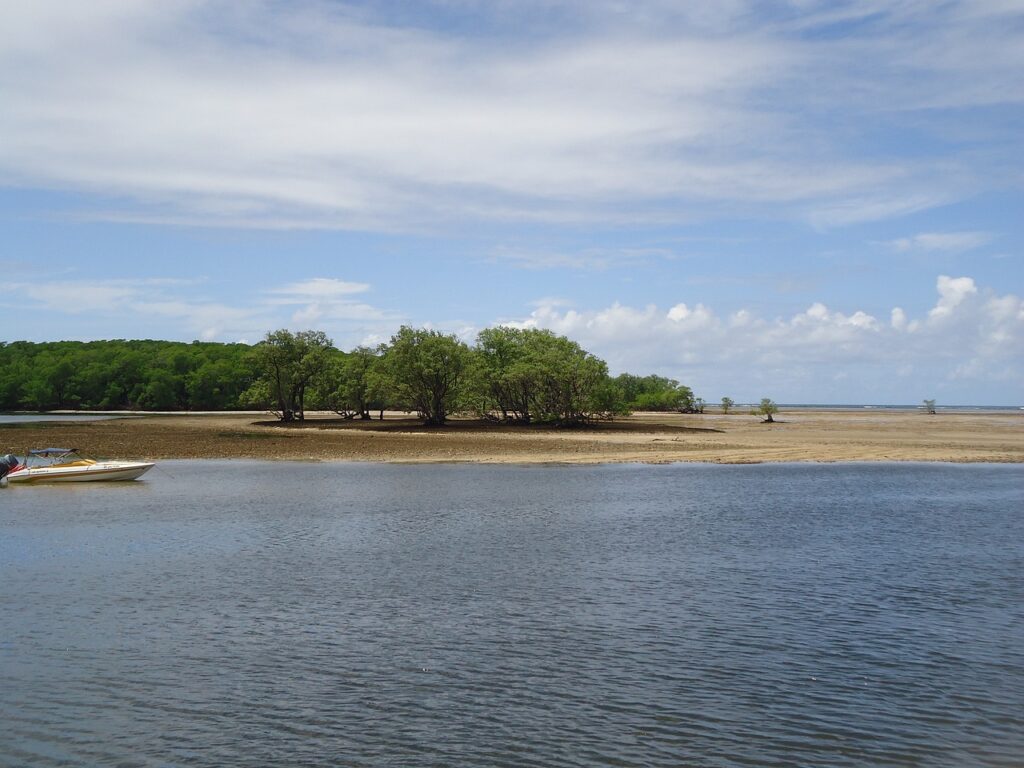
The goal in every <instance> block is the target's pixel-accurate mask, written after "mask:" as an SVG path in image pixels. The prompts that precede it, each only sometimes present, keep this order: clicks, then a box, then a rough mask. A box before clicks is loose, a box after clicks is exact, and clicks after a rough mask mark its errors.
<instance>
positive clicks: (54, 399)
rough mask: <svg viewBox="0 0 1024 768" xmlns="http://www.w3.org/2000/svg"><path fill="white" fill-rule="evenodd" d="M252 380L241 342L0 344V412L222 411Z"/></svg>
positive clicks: (248, 351)
mask: <svg viewBox="0 0 1024 768" xmlns="http://www.w3.org/2000/svg"><path fill="white" fill-rule="evenodd" d="M257 375H258V372H257V370H256V369H255V367H254V366H253V364H252V347H250V346H249V345H247V344H218V343H203V342H193V343H191V344H184V343H179V342H171V341H90V342H80V341H56V342H46V343H41V344H37V343H32V342H27V341H16V342H12V343H9V344H4V343H0V410H53V409H60V408H80V409H86V410H87V409H98V410H118V409H128V408H132V409H134V408H140V409H144V410H184V409H194V410H226V409H231V408H238V407H240V402H239V398H240V396H241V394H242V393H243V392H245V391H246V390H248V389H249V388H250V386H252V383H253V382H254V381H255V380H256V378H257Z"/></svg>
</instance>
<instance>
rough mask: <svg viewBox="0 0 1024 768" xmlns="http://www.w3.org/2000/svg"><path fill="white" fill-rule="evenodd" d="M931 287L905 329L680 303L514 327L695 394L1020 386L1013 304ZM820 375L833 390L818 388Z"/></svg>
mask: <svg viewBox="0 0 1024 768" xmlns="http://www.w3.org/2000/svg"><path fill="white" fill-rule="evenodd" d="M936 287H937V292H938V298H937V301H936V304H935V306H934V307H933V308H932V309H931V310H930V311H929V312H927V313H926V314H925V315H924V316H923V317H921V318H917V319H914V320H912V321H908V318H907V314H906V312H905V311H904V310H903V309H901V308H899V307H896V308H894V309H893V310H892V312H891V319H890V322H888V323H885V322H882V321H880V320H878V319H877V318H875V317H874V316H872V315H870V314H868V313H866V312H864V311H861V310H853V311H850V312H840V311H836V310H833V309H830V308H829V307H827V306H826V305H824V304H823V303H820V302H816V303H814V304H812V305H811V306H810V307H808V308H807V309H806V310H804V311H803V312H799V313H796V314H794V315H793V316H791V317H788V318H775V319H768V318H760V317H757V316H756V315H755V314H754V313H753V312H752V311H750V310H740V311H738V312H735V313H733V314H732V315H731V316H729V317H727V318H724V319H723V318H721V317H720V316H719V315H718V314H716V313H715V312H714V311H713V310H712V309H711V308H709V307H706V306H704V305H702V304H698V305H696V306H694V307H690V306H689V305H687V304H685V303H680V304H676V305H675V306H673V307H670V308H669V309H667V310H661V309H659V308H658V307H656V306H653V305H648V306H645V307H643V308H634V307H628V306H624V305H621V304H613V305H612V306H610V307H608V308H606V309H596V310H586V311H581V310H578V309H560V308H558V307H555V306H540V307H538V308H537V309H535V310H534V311H533V312H532V313H531V314H530V315H529V316H528V317H527V318H524V319H522V320H520V322H519V325H520V326H522V327H540V328H549V329H551V330H553V331H555V332H556V333H560V334H564V335H566V336H569V337H570V338H572V339H575V340H577V341H579V342H580V343H581V344H582V345H583V346H584V347H585V348H587V349H589V350H590V351H592V352H594V353H595V354H597V355H599V356H601V357H604V358H605V359H606V360H607V361H608V362H609V365H610V366H611V368H612V369H613V370H615V371H624V370H626V371H630V372H634V373H646V372H659V373H662V374H666V375H670V376H673V377H675V378H678V379H680V380H682V381H685V382H687V383H690V384H692V385H695V386H696V387H697V388H698V390H700V391H702V392H704V393H705V394H707V395H714V394H715V393H716V392H718V393H722V394H732V395H733V396H736V395H738V396H740V397H742V398H745V399H755V398H757V397H761V396H763V394H759V392H761V390H762V389H763V388H765V387H774V388H776V389H777V390H781V392H782V393H784V396H785V397H788V398H790V399H793V400H799V399H800V398H801V397H802V396H806V397H812V396H816V397H818V398H824V399H825V401H826V402H827V401H838V402H841V401H844V400H848V401H857V400H860V401H865V400H870V399H871V394H870V393H875V394H876V396H877V397H879V398H881V399H886V398H889V401H890V402H892V401H896V402H916V399H917V398H919V397H924V396H925V395H923V394H921V393H920V392H918V391H916V390H915V391H909V389H908V388H910V387H913V386H916V387H918V388H921V387H939V388H941V387H943V386H945V385H946V384H948V383H949V382H952V381H954V380H958V381H961V382H964V381H966V382H968V383H969V384H970V385H971V386H974V387H977V386H979V385H982V384H984V383H985V382H987V381H988V380H989V379H990V378H991V379H998V380H1006V379H1007V378H1012V377H1014V376H1016V377H1018V378H1019V380H1024V301H1022V299H1021V298H1020V297H1019V296H1016V295H1013V294H1005V295H998V294H996V293H995V292H993V291H991V290H988V289H981V288H979V287H978V286H977V285H976V284H975V282H974V280H973V279H971V278H969V277H955V278H954V277H948V276H945V275H943V276H940V277H939V278H938V280H937V281H936ZM912 373H913V374H914V376H913V377H911V374H912ZM825 378H828V379H829V380H832V381H834V382H836V384H835V386H836V387H838V389H837V390H835V391H830V386H824V385H823V384H822V381H823V380H824V379H825ZM908 379H909V380H908ZM943 382H945V383H946V384H944V383H943ZM840 383H841V386H840ZM858 388H859V389H858ZM716 396H718V395H716ZM780 396H782V395H780ZM965 397H968V398H969V395H965Z"/></svg>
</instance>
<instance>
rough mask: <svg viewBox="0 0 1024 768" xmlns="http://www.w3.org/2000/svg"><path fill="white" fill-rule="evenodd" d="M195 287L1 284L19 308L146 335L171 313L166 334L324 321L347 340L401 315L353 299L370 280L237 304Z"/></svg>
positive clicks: (223, 334)
mask: <svg viewBox="0 0 1024 768" xmlns="http://www.w3.org/2000/svg"><path fill="white" fill-rule="evenodd" d="M194 285H195V283H194V282H192V281H182V280H171V279H161V278H153V279H135V280H128V279H122V280H103V281H98V280H89V279H85V280H61V281H53V280H34V281H31V282H6V283H3V282H0V294H2V295H7V296H9V297H10V299H11V304H12V306H13V308H15V309H16V310H18V311H29V312H39V311H44V312H50V313H54V314H55V315H58V316H67V315H74V316H76V317H77V318H82V317H83V316H88V319H89V320H90V321H92V320H100V319H102V320H103V321H104V322H103V323H102V325H103V327H109V326H110V323H111V321H113V322H114V323H116V325H117V327H118V328H120V329H121V330H118V331H116V332H115V335H118V336H121V337H137V336H139V335H140V334H145V333H147V332H150V331H149V330H147V329H149V328H150V327H152V326H153V325H154V324H153V319H154V318H169V319H171V320H173V321H175V331H173V332H171V333H170V334H168V333H167V331H166V330H163V331H160V333H161V335H162V336H165V337H166V336H169V337H171V338H200V339H203V340H221V339H224V338H233V339H238V338H262V337H263V335H264V334H265V333H266V331H267V330H268V329H270V328H280V327H286V326H287V327H293V328H294V327H298V328H308V327H318V328H324V329H326V330H328V332H329V334H333V335H335V336H336V337H337V340H338V342H339V343H341V344H342V345H344V344H346V343H348V342H350V341H352V342H354V341H355V340H357V339H360V338H362V337H364V336H366V335H368V334H372V333H385V332H389V331H390V329H392V328H393V327H394V326H395V325H397V323H398V321H399V320H400V319H401V318H400V316H399V315H397V314H396V313H393V312H389V311H386V310H383V309H380V308H378V307H375V306H373V305H371V304H368V303H365V302H360V301H353V300H351V299H350V298H348V297H350V296H352V295H355V294H360V293H364V292H366V291H369V290H370V285H369V284H367V283H357V282H348V281H344V280H338V279H334V278H312V279H309V280H302V281H297V282H294V283H291V284H288V285H285V286H282V287H281V288H278V289H273V290H270V291H265V292H263V293H260V294H255V295H249V296H246V295H244V294H236V297H235V300H234V301H233V302H231V303H229V302H225V301H219V300H209V299H203V298H197V297H196V296H194V295H192V294H193V293H194ZM80 322H81V320H80ZM67 325H68V326H69V327H73V324H72V323H68V324H67ZM160 327H164V328H165V326H160Z"/></svg>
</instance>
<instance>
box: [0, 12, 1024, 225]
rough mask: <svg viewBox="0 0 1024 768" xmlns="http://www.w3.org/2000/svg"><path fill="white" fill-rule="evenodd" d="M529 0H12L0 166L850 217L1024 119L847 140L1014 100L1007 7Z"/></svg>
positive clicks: (632, 211)
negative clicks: (511, 0)
mask: <svg viewBox="0 0 1024 768" xmlns="http://www.w3.org/2000/svg"><path fill="white" fill-rule="evenodd" d="M527 8H528V12H524V10H523V6H522V5H517V6H516V9H515V10H512V5H510V4H508V3H504V2H500V3H495V4H493V5H491V4H479V3H462V2H456V3H451V2H437V3H433V4H431V3H427V4H425V5H424V6H423V8H422V9H421V10H420V11H418V12H417V11H414V10H411V9H410V10H406V11H405V12H402V13H399V12H398V11H396V10H392V11H391V14H392V15H389V16H385V15H383V13H382V12H378V11H376V10H375V9H374V6H372V5H366V4H361V5H360V4H354V3H351V4H350V3H332V4H327V3H320V2H313V1H312V0H311V1H310V2H301V3H298V4H290V5H288V6H287V7H285V6H282V5H280V4H278V3H273V2H269V0H268V1H266V2H252V3H244V4H240V3H235V2H229V1H228V0H191V1H190V2H186V3H165V4H142V5H140V4H138V3H135V2H130V1H129V0H103V1H102V2H97V3H89V4H87V5H82V6H79V5H75V4H70V5H69V4H68V3H64V2H57V0H38V1H37V2H33V3H30V4H24V3H22V4H12V5H11V6H10V7H9V8H7V9H6V10H5V12H4V25H3V26H2V28H0V92H3V94H4V109H3V110H2V111H0V135H3V137H4V140H3V142H2V143H0V181H2V182H4V183H7V184H16V185H21V186H29V187H47V188H54V187H56V188H62V189H71V190H77V191H85V192H88V193H91V194H95V195H100V196H101V199H107V200H108V201H111V202H110V206H109V207H110V211H109V213H101V214H100V215H109V216H110V217H111V218H114V219H117V220H133V219H134V220H143V221H168V222H176V223H186V224H204V225H228V226H251V227H274V228H289V227H338V228H357V229H384V228H387V229H389V230H394V229H396V228H403V229H417V228H418V229H423V228H431V227H439V226H446V225H449V224H451V222H453V221H461V220H465V219H466V218H467V217H469V218H476V219H506V220H507V219H511V220H533V221H550V222H556V223H557V222H575V223H578V222H588V223H594V222H606V223H613V224H614V223H620V224H625V223H630V222H635V221H638V220H659V219H660V220H667V221H678V220H680V219H682V218H686V217H691V218H692V217H702V216H715V215H718V214H719V213H720V212H721V210H722V209H723V207H724V206H728V207H729V209H730V210H731V211H733V212H735V211H737V210H746V211H749V212H752V213H758V212H765V211H770V212H773V213H774V214H776V215H783V216H788V217H798V218H804V219H808V220H811V221H813V222H815V223H818V224H820V225H823V226H836V225H842V224H845V223H849V222H853V221H861V220H868V219H875V218H884V217H890V216H893V215H900V214H901V213H906V212H909V211H914V210H920V209H922V208H926V207H929V206H932V205H936V204H939V203H942V202H948V201H951V200H956V199H958V198H959V197H961V196H963V195H966V194H973V193H975V192H977V191H979V190H981V189H984V188H985V187H986V185H989V184H1001V183H1004V182H1005V177H1006V174H1007V171H1006V170H1005V167H1006V165H1007V163H1006V162H1005V159H1006V158H1007V157H1009V156H1011V155H1012V154H1013V153H1014V152H1015V151H1018V150H1020V148H1021V139H1020V138H1019V137H1014V136H1013V135H1012V134H1010V133H1008V132H1007V133H1006V134H1005V135H1003V136H1002V137H1001V138H1002V143H1001V144H999V146H1000V147H1001V149H1000V150H999V151H998V152H996V154H995V155H993V156H990V157H989V158H988V159H986V160H984V161H979V159H978V156H977V155H976V154H972V150H974V149H976V148H977V146H982V145H984V146H989V144H988V143H987V142H985V140H986V139H988V138H990V137H988V136H982V137H980V138H979V140H978V141H979V144H978V145H977V146H967V147H965V148H963V149H954V148H952V147H950V146H942V147H941V150H940V149H938V148H937V149H936V155H937V156H931V157H930V156H928V153H922V154H921V156H918V157H914V158H909V157H896V156H894V155H893V154H892V153H891V152H889V151H887V142H886V141H885V140H883V141H881V142H879V143H878V144H877V145H871V144H867V143H865V142H863V141H860V142H856V144H857V148H856V149H851V148H850V147H851V144H853V142H850V141H849V138H850V133H851V132H852V133H859V134H861V135H867V134H869V133H873V134H879V135H886V136H896V137H898V138H900V139H902V140H908V139H913V138H919V137H920V136H921V134H922V132H924V133H926V134H928V137H929V138H934V136H935V135H938V134H936V133H934V132H935V131H938V132H941V131H942V130H944V129H954V128H955V127H956V126H958V125H959V124H960V117H958V115H960V112H959V111H958V110H961V109H963V108H964V107H976V106H979V105H983V106H986V107H987V106H992V105H1012V106H1015V107H1016V106H1018V105H1020V104H1021V103H1022V101H1024V93H1022V88H1021V86H1020V78H1019V73H1020V71H1022V70H1024V46H1020V45H1019V39H1017V38H1016V37H1015V35H1016V33H1015V31H1014V30H1015V29H1016V28H1017V26H1018V25H1019V23H1020V20H1021V15H1022V12H1021V9H1020V8H1019V7H1017V6H1016V5H1015V4H1012V3H996V2H988V3H983V2H966V1H965V2H952V3H945V4H942V5H941V6H935V5H934V4H929V3H906V4H901V5H899V6H898V7H896V6H891V5H890V4H882V3H877V2H845V3H831V2H814V1H812V2H801V3H799V4H790V5H785V4H783V6H781V11H780V12H779V13H776V14H775V15H774V16H772V17H771V18H768V17H766V16H764V15H763V14H762V13H761V12H760V11H759V5H758V4H755V3H751V2H740V1H739V0H736V1H735V2H729V3H721V4H714V7H713V8H712V7H705V8H702V9H695V8H680V7H679V4H676V3H666V2H663V0H647V2H639V3H635V4H629V9H628V12H626V11H625V10H623V7H622V6H621V4H617V3H611V2H597V3H580V2H570V1H568V0H566V1H564V2H553V3H552V2H543V3H540V2H538V3H533V4H529V5H528V6H527ZM531 13H535V15H536V18H537V19H539V20H540V21H538V22H537V24H536V25H533V24H531V22H530V21H529V19H530V17H531ZM436 19H441V21H436ZM467 20H469V21H471V22H472V23H456V22H459V21H461V22H466V21H467ZM552 20H557V21H558V22H559V23H558V24H551V23H541V22H542V21H544V22H551V21H552ZM842 25H847V26H846V27H845V28H843V27H842ZM467 28H474V29H483V30H485V31H488V30H490V31H491V32H492V34H493V35H495V36H499V37H500V39H501V44H500V45H493V44H491V42H492V40H491V37H489V36H488V35H487V34H483V35H478V36H472V35H467V34H465V32H464V31H463V30H465V29H467ZM840 28H842V29H843V34H836V30H837V29H840ZM555 30H557V31H555ZM826 38H827V42H826ZM129 62H130V66H129V65H128V63H129ZM920 110H928V114H929V121H928V126H927V127H926V128H922V127H921V125H920V124H915V123H914V122H913V121H912V120H909V119H908V115H910V114H911V113H914V112H915V111H920ZM843 125H850V126H852V128H851V130H850V131H846V132H844V131H842V130H839V131H837V130H836V126H843ZM1018 156H1019V155H1018ZM939 158H941V163H939V162H937V159H939ZM124 199H131V200H134V201H135V203H134V204H133V205H132V206H125V205H124V202H123V201H124ZM114 200H117V201H118V202H117V203H116V204H115V203H114V202H113V201H114ZM94 215H95V213H94Z"/></svg>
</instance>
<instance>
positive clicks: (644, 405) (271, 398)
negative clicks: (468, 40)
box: [0, 327, 704, 426]
mask: <svg viewBox="0 0 1024 768" xmlns="http://www.w3.org/2000/svg"><path fill="white" fill-rule="evenodd" d="M251 408H259V409H265V410H269V411H272V412H273V413H274V414H275V415H276V416H277V418H278V419H279V420H281V421H282V422H301V421H302V420H303V419H304V417H305V411H306V410H307V409H318V410H319V409H327V410H332V411H334V412H335V413H337V414H338V415H339V417H341V418H342V419H344V420H355V419H358V420H361V421H365V420H369V419H371V418H372V417H373V416H374V415H375V414H377V415H380V416H383V411H384V409H394V410H403V411H408V412H414V413H416V414H417V415H418V416H419V417H420V418H421V419H422V420H423V422H424V424H426V425H432V426H438V425H442V424H444V423H445V422H446V421H447V420H448V418H449V416H451V415H452V414H456V413H458V414H465V415H470V416H475V417H476V418H478V419H480V420H482V421H487V422H494V423H503V424H508V425H527V424H551V425H560V426H565V425H574V424H582V423H587V422H590V421H594V420H605V419H610V418H612V417H614V416H617V415H620V414H626V413H628V412H630V411H632V410H655V411H681V412H684V413H700V412H703V409H704V401H703V400H701V399H700V398H697V397H694V394H693V391H692V390H691V389H690V388H689V387H687V386H685V385H682V384H680V383H679V382H678V381H675V380H674V379H668V378H665V377H662V376H653V375H652V376H634V375H632V374H628V373H624V374H622V375H620V376H617V377H611V376H609V374H608V366H607V365H606V364H605V362H604V361H603V360H601V359H599V358H597V357H595V356H594V355H592V354H591V353H589V352H587V351H586V350H584V349H583V348H582V347H580V346H579V344H577V343H576V342H574V341H571V340H570V339H567V338H565V337H564V336H558V335H556V334H554V333H551V332H550V331H545V330H538V329H519V328H509V327H497V328H488V329H486V330H484V331H482V332H481V333H480V334H479V336H478V337H477V339H476V343H475V344H474V345H472V346H470V345H468V344H466V343H465V342H463V341H461V340H460V339H459V338H457V337H456V336H454V335H448V334H443V333H439V332H437V331H432V330H428V329H416V328H409V327H403V328H402V329H400V330H399V331H398V332H397V333H396V334H395V335H394V336H393V337H392V338H391V341H390V342H389V343H387V344H382V345H380V346H379V347H377V348H373V349H371V348H368V347H357V348H356V349H354V350H352V351H351V352H343V351H341V350H338V349H336V348H335V347H334V345H333V343H332V342H331V340H330V339H329V338H328V337H327V336H326V335H325V334H324V333H322V332H320V331H300V332H297V333H294V332H291V331H287V330H279V331H273V332H271V333H268V334H267V336H266V338H265V339H264V340H263V341H261V342H260V343H258V344H256V345H253V346H250V345H246V344H220V343H213V342H193V343H191V344H186V343H180V342H171V341H150V340H147V341H122V340H117V341H94V342H74V341H61V342H46V343H32V342H24V341H19V342H12V343H0V410H56V409H79V410H151V411H155V410H167V411H185V410H211V411H221V410H232V409H251Z"/></svg>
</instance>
